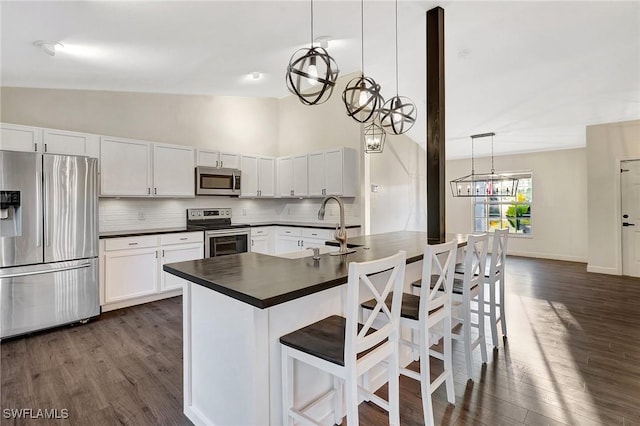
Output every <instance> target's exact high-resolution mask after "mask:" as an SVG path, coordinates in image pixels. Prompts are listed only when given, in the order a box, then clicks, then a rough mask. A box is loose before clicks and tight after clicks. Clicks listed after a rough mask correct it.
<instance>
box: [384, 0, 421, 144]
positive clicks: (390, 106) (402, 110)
mask: <svg viewBox="0 0 640 426" xmlns="http://www.w3.org/2000/svg"><path fill="white" fill-rule="evenodd" d="M378 114H379V120H380V125H381V126H382V128H383V129H385V130H387V131H391V132H393V134H395V135H401V134H403V133H406V132H407V131H408V130H409V129H410V128H411V127H413V125H414V124H415V122H416V115H417V111H416V106H415V104H414V103H413V102H412V101H411V99H409V98H407V97H406V96H399V95H398V0H396V96H394V97H393V98H391V99H389V100H387V102H385V103H384V105H383V106H382V107H381V108H380V109H379V112H378Z"/></svg>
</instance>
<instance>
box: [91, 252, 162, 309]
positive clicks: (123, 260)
mask: <svg viewBox="0 0 640 426" xmlns="http://www.w3.org/2000/svg"><path fill="white" fill-rule="evenodd" d="M157 265H158V251H157V250H156V248H155V247H154V248H146V249H127V250H117V251H112V252H106V253H105V255H104V268H105V276H104V284H105V285H104V288H105V293H104V301H105V303H113V302H119V301H122V300H126V299H133V298H136V297H141V296H147V295H149V294H154V293H156V292H157V291H158V267H157Z"/></svg>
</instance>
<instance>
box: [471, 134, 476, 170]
mask: <svg viewBox="0 0 640 426" xmlns="http://www.w3.org/2000/svg"><path fill="white" fill-rule="evenodd" d="M474 140H475V138H474V137H473V136H471V176H473V175H474V174H475V171H476V169H475V167H474V162H473V141H474Z"/></svg>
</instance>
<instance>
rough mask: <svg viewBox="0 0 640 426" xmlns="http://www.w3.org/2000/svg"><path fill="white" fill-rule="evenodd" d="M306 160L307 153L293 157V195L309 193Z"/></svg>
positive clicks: (298, 195)
mask: <svg viewBox="0 0 640 426" xmlns="http://www.w3.org/2000/svg"><path fill="white" fill-rule="evenodd" d="M307 161H308V160H307V155H298V156H295V157H293V195H295V196H296V197H300V196H307V195H309V174H308V173H309V172H308V166H307Z"/></svg>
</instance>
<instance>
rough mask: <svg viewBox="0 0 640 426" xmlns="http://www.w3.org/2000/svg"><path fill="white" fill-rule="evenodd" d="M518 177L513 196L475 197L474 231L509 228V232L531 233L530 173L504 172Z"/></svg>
mask: <svg viewBox="0 0 640 426" xmlns="http://www.w3.org/2000/svg"><path fill="white" fill-rule="evenodd" d="M505 174H509V175H512V176H515V177H517V178H518V190H517V192H516V196H515V197H475V198H474V199H473V200H474V201H473V212H474V214H473V219H474V231H475V232H487V231H493V230H494V229H499V228H506V227H508V228H509V232H510V233H514V234H531V205H532V197H531V189H532V185H531V183H532V179H531V173H505Z"/></svg>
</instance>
